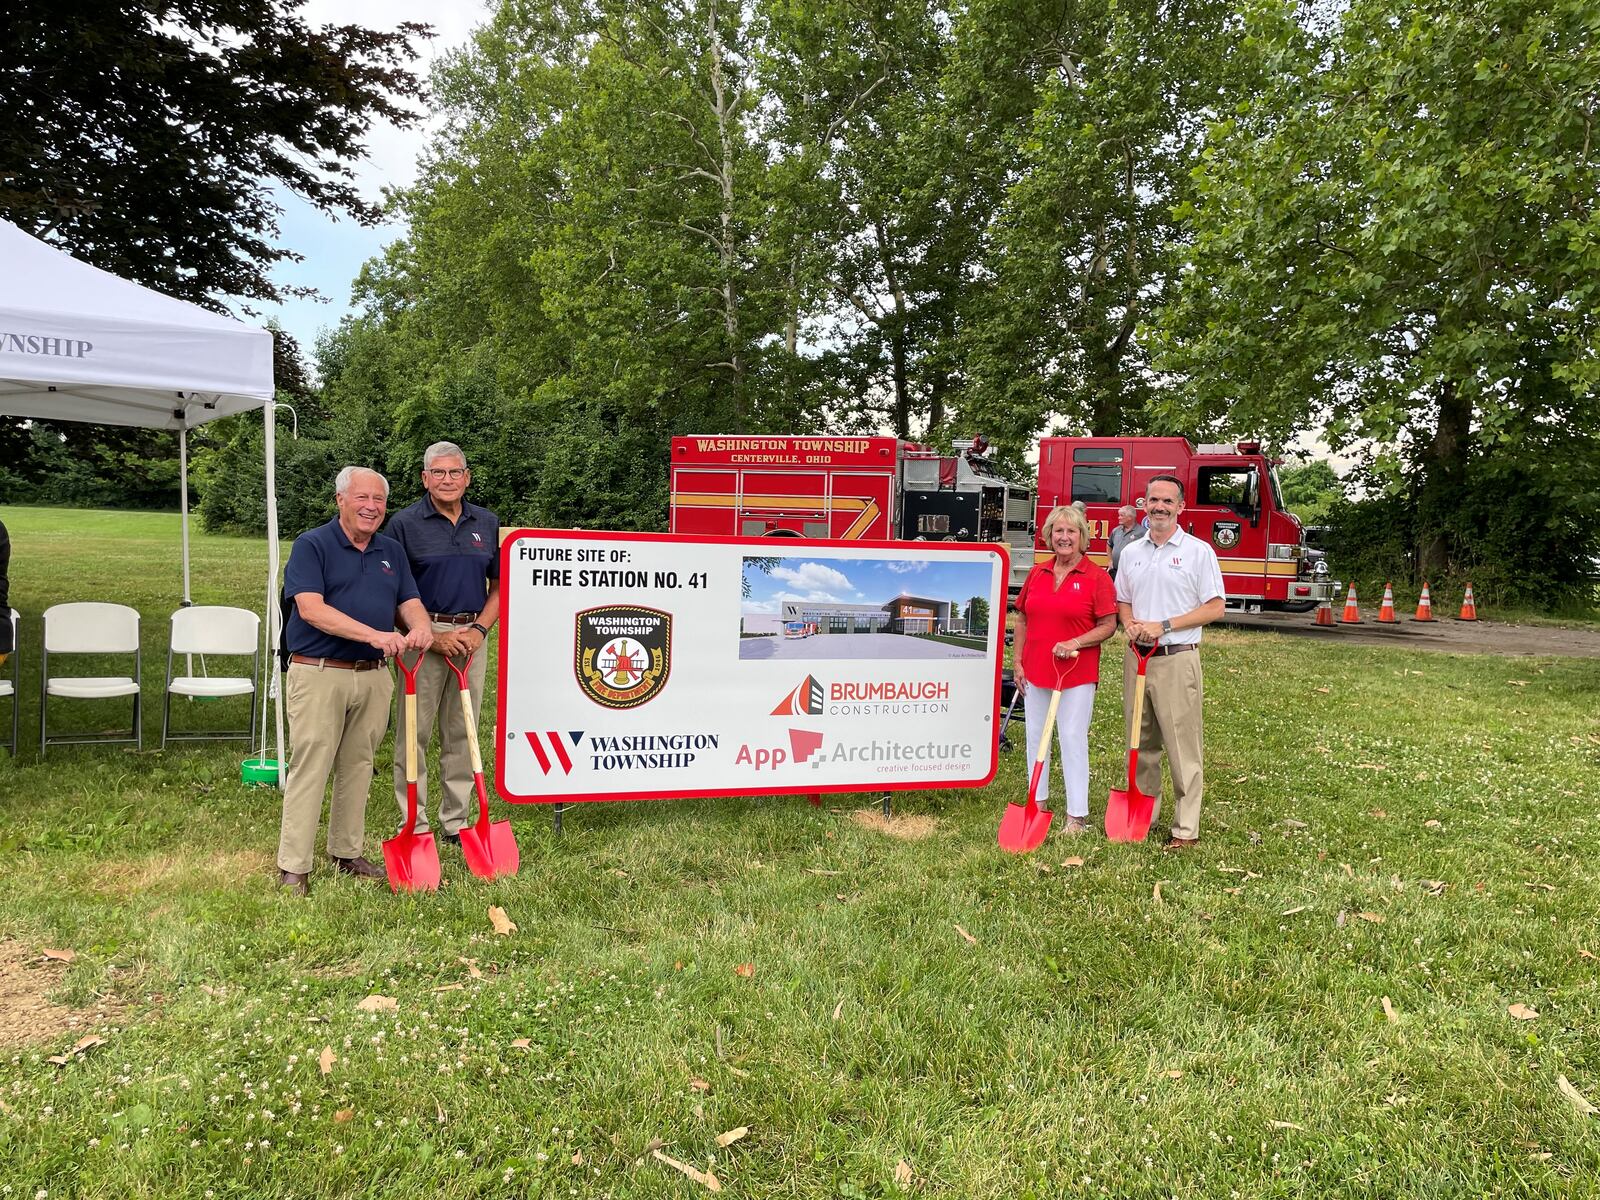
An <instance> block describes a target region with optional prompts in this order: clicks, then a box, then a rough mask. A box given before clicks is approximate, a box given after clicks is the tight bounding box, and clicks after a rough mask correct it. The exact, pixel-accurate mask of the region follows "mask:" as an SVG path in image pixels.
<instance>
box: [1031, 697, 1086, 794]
mask: <svg viewBox="0 0 1600 1200" xmlns="http://www.w3.org/2000/svg"><path fill="white" fill-rule="evenodd" d="M1094 689H1095V685H1094V684H1092V683H1083V684H1079V685H1078V686H1077V687H1070V688H1067V689H1066V690H1065V691H1064V692H1062V693H1061V703H1060V705H1059V706H1058V707H1057V708H1056V730H1057V731H1058V732H1059V733H1060V735H1061V780H1062V783H1063V784H1065V785H1066V791H1067V816H1069V817H1087V816H1088V815H1089V717H1090V715H1091V714H1092V713H1093V712H1094ZM1023 703H1024V706H1025V708H1026V711H1027V715H1028V778H1030V779H1031V778H1033V762H1034V759H1035V758H1036V757H1038V754H1039V738H1040V737H1041V736H1042V735H1043V734H1044V733H1045V728H1044V719H1045V714H1046V713H1048V712H1049V711H1050V689H1049V688H1047V687H1040V686H1038V685H1037V684H1032V683H1030V684H1029V685H1028V692H1027V695H1026V696H1025V697H1024V698H1023ZM1049 797H1050V750H1049V747H1048V746H1047V747H1046V748H1045V754H1044V770H1043V771H1041V772H1040V773H1039V793H1038V795H1037V796H1036V797H1035V799H1036V800H1037V801H1038V804H1039V807H1040V808H1049V807H1050V806H1049V805H1048V804H1046V803H1045V801H1046V800H1048V799H1049Z"/></svg>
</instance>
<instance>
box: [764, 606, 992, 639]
mask: <svg viewBox="0 0 1600 1200" xmlns="http://www.w3.org/2000/svg"><path fill="white" fill-rule="evenodd" d="M782 604H783V609H782V612H781V613H779V614H776V615H774V614H759V615H758V614H746V615H745V617H744V627H743V632H744V633H745V634H747V635H748V634H772V633H782V632H783V631H784V628H785V627H786V626H789V625H792V624H794V623H796V622H798V623H800V624H802V625H804V626H806V627H807V632H808V633H811V634H827V633H905V634H929V633H965V632H967V621H966V618H965V617H963V616H962V615H961V614H962V611H963V608H964V606H963V605H962V604H961V603H959V602H958V601H954V600H931V599H928V598H927V597H925V596H896V597H894V599H892V600H890V601H889V602H888V603H886V604H838V603H833V602H824V601H817V600H784V601H783V602H782Z"/></svg>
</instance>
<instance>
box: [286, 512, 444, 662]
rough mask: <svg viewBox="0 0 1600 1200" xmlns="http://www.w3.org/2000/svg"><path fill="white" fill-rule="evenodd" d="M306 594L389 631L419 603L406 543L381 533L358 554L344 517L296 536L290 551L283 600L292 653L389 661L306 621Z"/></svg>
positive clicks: (375, 649)
mask: <svg viewBox="0 0 1600 1200" xmlns="http://www.w3.org/2000/svg"><path fill="white" fill-rule="evenodd" d="M301 592H314V593H317V594H319V595H321V597H322V598H323V600H324V601H326V602H327V603H328V605H329V606H330V607H332V608H336V609H338V610H339V611H340V612H342V613H343V614H344V615H345V616H347V617H354V618H355V619H356V620H357V621H360V622H361V623H362V624H364V625H370V626H372V628H374V629H378V630H384V631H388V630H391V629H394V628H395V619H394V614H395V610H396V609H397V608H399V607H400V606H401V605H402V604H404V603H405V602H406V601H407V600H415V599H417V585H416V581H415V580H413V579H412V577H411V566H410V564H409V563H407V562H406V552H405V550H404V549H402V548H401V546H400V543H399V542H397V541H395V540H394V539H393V538H391V537H385V536H384V535H383V534H381V533H379V534H374V535H373V538H372V540H371V541H370V542H368V543H367V548H366V549H365V550H357V549H356V548H355V546H353V545H352V544H351V542H350V539H349V538H348V537H346V536H345V532H344V529H343V528H342V527H341V526H340V524H339V518H338V517H335V518H334V519H333V520H331V521H329V522H328V523H327V524H326V525H318V526H317V527H316V528H315V529H308V530H306V532H305V533H302V534H301V535H300V536H299V537H297V538H295V540H294V549H292V550H291V551H289V565H288V566H287V567H285V568H284V572H283V600H284V607H285V608H286V609H287V610H288V616H287V618H286V620H285V621H284V627H283V635H284V636H283V641H284V645H285V646H286V647H287V648H288V651H289V653H290V654H309V655H311V656H313V657H316V658H342V659H347V660H355V659H363V658H382V657H383V653H382V652H381V651H380V650H378V649H377V648H376V647H373V646H369V645H367V644H366V643H365V642H356V641H351V640H350V639H349V638H342V637H334V636H333V634H331V633H324V632H323V631H322V630H320V629H318V628H317V627H316V626H315V625H312V624H311V623H310V622H308V621H307V620H305V618H303V617H302V616H301V615H300V612H299V609H298V608H297V606H296V605H295V604H294V598H295V597H296V596H298V595H299V594H300V593H301Z"/></svg>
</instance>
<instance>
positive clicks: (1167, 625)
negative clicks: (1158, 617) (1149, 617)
mask: <svg viewBox="0 0 1600 1200" xmlns="http://www.w3.org/2000/svg"><path fill="white" fill-rule="evenodd" d="M1171 632H1172V622H1171V621H1163V622H1161V633H1162V635H1163V636H1165V635H1167V634H1169V633H1171Z"/></svg>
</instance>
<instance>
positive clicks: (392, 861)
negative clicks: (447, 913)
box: [383, 833, 439, 892]
mask: <svg viewBox="0 0 1600 1200" xmlns="http://www.w3.org/2000/svg"><path fill="white" fill-rule="evenodd" d="M383 865H384V867H385V868H386V869H387V870H388V872H389V888H390V890H392V891H395V892H432V891H437V890H438V887H439V847H438V845H437V843H435V842H434V840H433V834H431V833H397V834H395V835H394V837H392V838H390V839H389V840H388V841H386V842H384V844H383Z"/></svg>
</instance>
